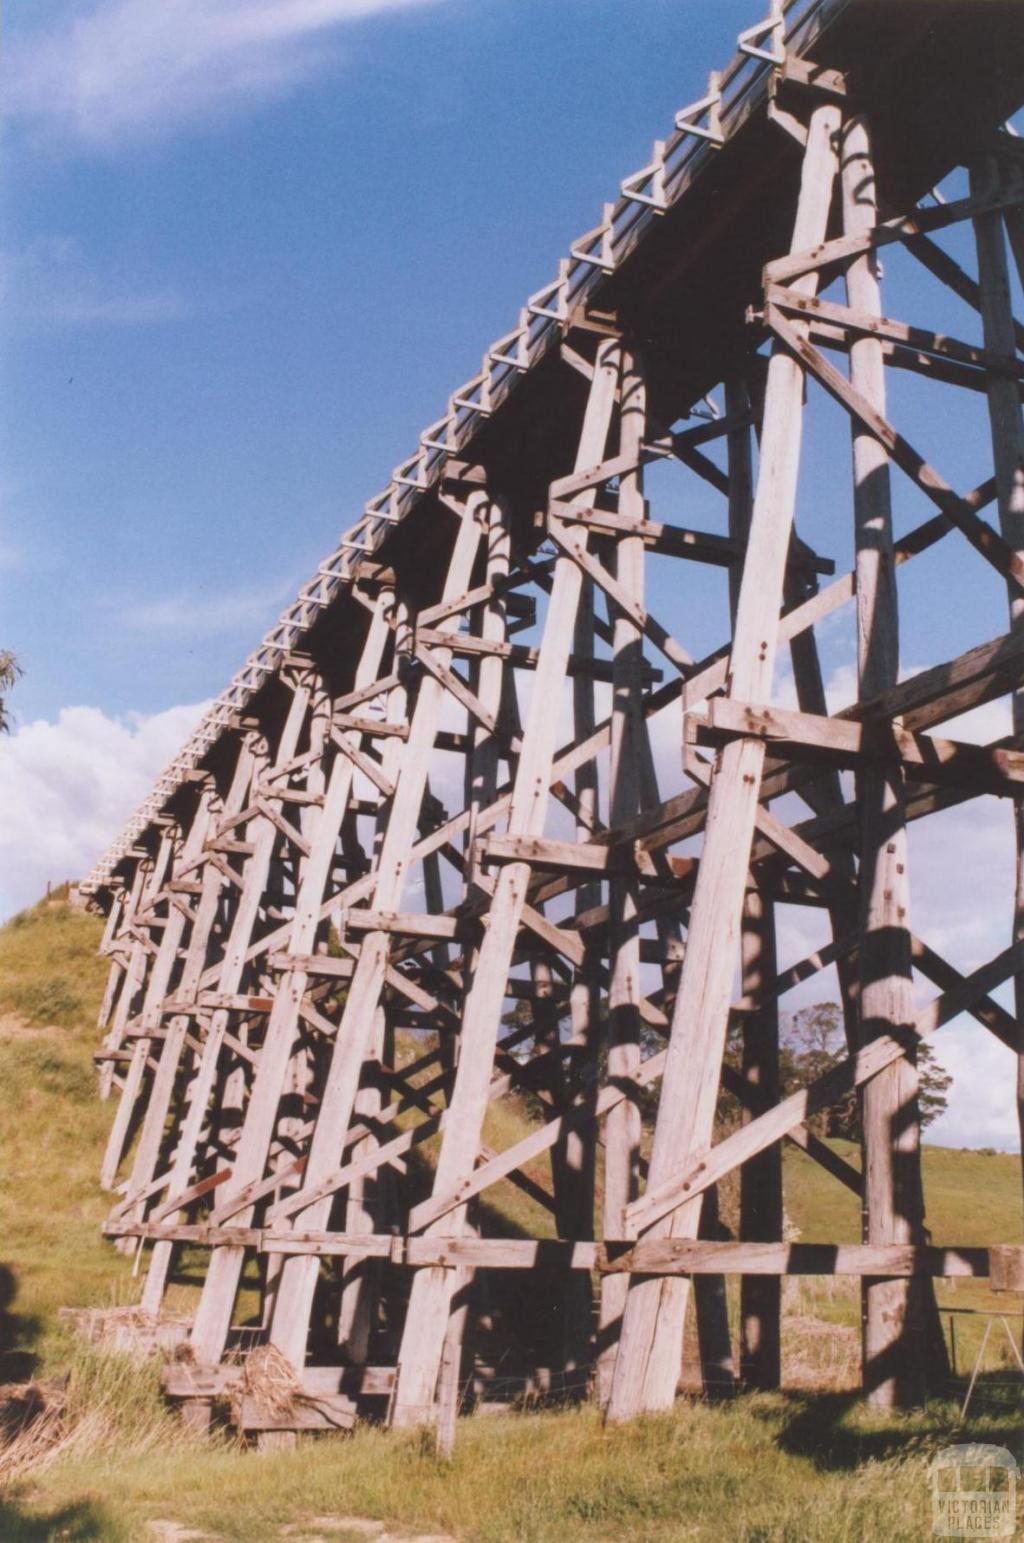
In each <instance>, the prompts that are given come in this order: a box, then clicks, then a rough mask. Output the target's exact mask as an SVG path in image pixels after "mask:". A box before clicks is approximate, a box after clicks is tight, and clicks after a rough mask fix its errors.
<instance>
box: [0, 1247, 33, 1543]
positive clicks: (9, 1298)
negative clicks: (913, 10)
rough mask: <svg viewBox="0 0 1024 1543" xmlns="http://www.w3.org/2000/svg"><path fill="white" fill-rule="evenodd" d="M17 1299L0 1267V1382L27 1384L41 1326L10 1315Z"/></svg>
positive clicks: (10, 1276) (8, 1272) (13, 1280)
mask: <svg viewBox="0 0 1024 1543" xmlns="http://www.w3.org/2000/svg"><path fill="white" fill-rule="evenodd" d="M17 1295H18V1278H17V1276H16V1275H15V1273H14V1271H13V1270H12V1269H11V1268H10V1266H9V1265H6V1264H0V1382H27V1381H28V1379H29V1378H30V1377H31V1376H32V1374H33V1372H34V1371H35V1369H36V1367H37V1366H38V1364H39V1357H38V1356H37V1355H36V1353H35V1350H34V1349H33V1348H32V1347H33V1346H34V1345H35V1343H36V1341H37V1340H38V1338H39V1335H40V1333H41V1331H42V1323H41V1322H40V1320H39V1319H38V1318H36V1317H34V1316H33V1315H32V1314H31V1313H15V1312H12V1311H11V1309H12V1307H13V1305H14V1301H15V1298H16V1297H17ZM3 1536H5V1534H2V1533H0V1537H3Z"/></svg>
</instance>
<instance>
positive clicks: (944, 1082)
mask: <svg viewBox="0 0 1024 1543" xmlns="http://www.w3.org/2000/svg"><path fill="white" fill-rule="evenodd" d="M782 1040H783V1052H782V1064H781V1074H782V1084H783V1092H784V1093H792V1092H794V1091H795V1090H796V1089H797V1088H800V1087H805V1086H806V1085H807V1083H809V1082H813V1081H814V1079H815V1078H816V1077H820V1076H821V1075H822V1074H823V1073H824V1072H827V1071H830V1070H831V1069H832V1067H833V1066H835V1065H836V1064H837V1063H838V1062H839V1061H840V1060H842V1058H843V1056H844V1055H845V1053H846V1035H845V1032H844V1029H843V1010H842V1008H841V1007H840V1005H839V1003H838V1002H815V1003H814V1004H813V1005H812V1006H810V1007H802V1008H801V1009H800V1011H799V1012H797V1013H794V1014H793V1015H792V1017H791V1018H790V1019H789V1021H788V1022H787V1024H786V1025H785V1028H784V1030H783V1036H782ZM917 1079H918V1096H917V1103H918V1110H919V1113H920V1118H921V1129H922V1130H924V1129H925V1127H926V1126H928V1125H930V1124H931V1123H932V1121H933V1120H936V1119H938V1117H939V1115H940V1114H942V1113H943V1111H944V1110H945V1108H946V1106H947V1104H948V1102H949V1100H948V1098H947V1094H948V1092H949V1089H950V1087H951V1086H952V1083H953V1079H952V1077H951V1076H950V1075H949V1073H948V1072H947V1071H946V1070H945V1068H944V1067H943V1066H941V1065H940V1063H939V1062H938V1061H937V1060H936V1059H935V1056H934V1053H933V1052H932V1049H931V1046H930V1045H928V1044H926V1043H921V1044H919V1045H918V1047H917ZM810 1124H811V1126H812V1128H813V1129H814V1131H815V1133H816V1134H817V1135H819V1136H838V1137H841V1138H843V1139H844V1140H846V1141H859V1140H860V1100H859V1098H858V1097H857V1093H856V1091H855V1090H854V1091H851V1092H849V1093H847V1094H845V1095H844V1097H843V1098H842V1099H840V1101H839V1102H838V1103H836V1104H834V1105H833V1106H832V1107H831V1108H830V1109H827V1110H825V1111H824V1112H823V1113H822V1114H820V1115H815V1116H813V1117H812V1119H811V1121H810Z"/></svg>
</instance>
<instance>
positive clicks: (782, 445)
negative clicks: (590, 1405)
mask: <svg viewBox="0 0 1024 1543" xmlns="http://www.w3.org/2000/svg"><path fill="white" fill-rule="evenodd" d="M839 123H840V116H839V111H838V109H837V108H835V107H833V106H831V105H829V106H822V107H817V108H815V110H814V112H813V113H812V115H811V120H810V126H809V131H808V136H807V148H806V151H805V153H804V160H803V171H802V176H801V185H800V195H799V202H798V206H797V214H796V221H795V226H794V232H793V242H792V246H793V250H794V251H797V252H801V251H805V250H806V249H808V248H810V247H814V246H817V245H818V244H819V243H820V242H821V241H822V240H823V239H824V238H825V235H826V232H827V229H828V218H829V212H830V209H831V204H832V194H833V189H834V185H835V175H836V144H835V141H836V137H837V135H838V131H839ZM797 284H798V285H799V286H800V287H801V288H802V290H803V292H804V293H808V294H813V293H814V292H815V291H816V289H817V274H816V273H810V274H806V275H804V276H803V277H802V278H801V279H799V280H797ZM803 388H804V370H803V368H802V366H801V365H800V363H799V362H798V361H797V360H796V359H794V358H793V357H791V356H790V355H789V354H788V353H786V352H784V351H783V350H782V349H780V348H776V349H775V351H774V352H773V354H772V357H771V361H770V363H769V366H768V386H767V393H766V397H765V417H764V431H763V435H762V444H761V461H760V468H759V475H758V483H757V494H756V497H755V500H754V510H753V515H752V518H751V524H750V539H749V542H748V545H747V553H746V560H745V563H744V571H743V582H742V587H741V590H740V597H739V605H738V607H737V615H736V630H735V636H734V640H733V647H732V656H731V661H730V674H729V687H730V693H731V694H732V695H733V696H735V697H736V698H737V699H738V700H740V701H748V702H763V701H764V700H765V699H766V698H767V696H768V694H769V693H770V690H771V684H772V674H773V671H774V666H775V653H776V645H777V640H778V618H779V608H780V605H781V601H782V591H783V581H784V576H785V568H786V555H787V550H788V545H789V535H790V530H791V526H792V520H793V507H794V503H795V499H796V483H797V472H798V467H799V461H800V437H801V419H802V411H803ZM764 758H765V747H764V743H763V741H758V740H754V739H737V740H734V741H732V742H731V743H730V744H728V745H726V746H725V747H724V749H722V750H721V751H720V752H719V754H718V757H717V760H716V764H715V771H714V774H713V779H712V783H711V791H710V794H709V798H708V813H707V824H706V828H705V834H704V848H703V852H702V855H701V865H700V869H699V872H698V876H697V883H696V887H695V891H694V899H693V905H692V908H691V911H690V929H689V933H688V936H687V946H686V954H685V957H684V960H683V970H682V976H681V979H680V985H679V991H678V993H677V996H676V1001H675V1007H674V1010H673V1014H672V1032H671V1038H670V1041H669V1047H668V1053H667V1057H666V1064H665V1072H664V1076H663V1079H662V1090H661V1100H660V1105H659V1110H658V1120H657V1125H656V1128H655V1133H654V1145H653V1148H652V1151H651V1161H650V1168H649V1177H648V1184H649V1186H651V1187H653V1186H656V1185H658V1184H661V1183H663V1182H665V1180H666V1179H668V1178H669V1177H671V1175H672V1174H673V1173H674V1172H675V1171H677V1169H678V1168H679V1167H680V1166H681V1165H684V1164H685V1163H686V1162H687V1161H688V1160H691V1159H692V1158H693V1157H694V1156H695V1155H696V1153H698V1152H700V1151H702V1150H703V1149H704V1148H705V1147H706V1146H707V1145H708V1144H709V1143H710V1139H711V1134H712V1128H713V1125H714V1117H715V1105H716V1102H717V1095H718V1084H719V1076H720V1072H721V1065H722V1055H723V1051H724V1048H725V1037H726V1030H727V1027H728V1019H729V1003H730V996H731V992H732V982H733V974H734V971H735V968H736V963H737V957H738V951H739V938H740V926H741V917H742V911H743V896H744V894H745V892H746V887H747V868H748V863H749V859H750V849H751V843H752V839H753V830H754V815H755V812H756V810H757V804H758V797H759V791H760V784H761V773H762V769H763V766H764ZM700 1212H701V1200H700V1197H698V1198H697V1200H695V1201H693V1200H691V1201H688V1202H686V1203H684V1204H683V1205H682V1206H680V1207H679V1208H678V1209H677V1210H676V1211H675V1213H674V1214H672V1215H670V1216H669V1217H666V1218H664V1220H663V1221H662V1222H660V1223H658V1224H656V1226H655V1227H654V1228H652V1229H651V1231H650V1234H649V1235H651V1236H671V1237H688V1238H694V1237H696V1236H697V1232H698V1228H699V1225H700ZM687 1297H688V1282H687V1281H686V1280H685V1279H679V1280H660V1279H658V1278H656V1277H647V1278H643V1279H640V1280H633V1281H631V1282H630V1287H629V1295H628V1297H627V1300H626V1308H625V1312H624V1315H623V1325H622V1338H621V1341H620V1344H619V1354H618V1357H617V1360H616V1363H615V1374H614V1378H613V1382H612V1396H611V1400H610V1403H609V1407H608V1414H609V1418H611V1419H613V1420H622V1419H627V1418H630V1417H631V1416H633V1415H634V1414H638V1413H640V1412H641V1411H643V1410H657V1409H666V1408H669V1407H670V1406H671V1404H672V1402H673V1400H674V1397H675V1391H676V1383H677V1380H678V1368H679V1364H680V1355H681V1346H682V1336H683V1318H684V1314H685V1310H686V1303H687Z"/></svg>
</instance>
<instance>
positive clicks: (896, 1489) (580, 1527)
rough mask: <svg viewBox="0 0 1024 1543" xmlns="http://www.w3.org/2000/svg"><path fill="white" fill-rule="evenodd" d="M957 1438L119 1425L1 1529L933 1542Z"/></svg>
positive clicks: (936, 1421) (759, 1424) (556, 1424)
mask: <svg viewBox="0 0 1024 1543" xmlns="http://www.w3.org/2000/svg"><path fill="white" fill-rule="evenodd" d="M1019 1429H1020V1427H1019V1423H1018V1422H1017V1421H1015V1420H1014V1421H1011V1420H1009V1419H1005V1418H1004V1419H1003V1420H992V1419H989V1420H986V1421H983V1422H979V1423H977V1424H976V1425H974V1426H973V1427H972V1429H971V1432H970V1435H971V1437H972V1439H981V1440H991V1441H996V1442H998V1443H999V1444H1002V1445H1005V1444H1007V1443H1008V1444H1009V1445H1010V1446H1011V1447H1012V1448H1013V1449H1014V1450H1017V1449H1018V1446H1019ZM963 1438H964V1433H963V1432H962V1431H959V1430H957V1429H956V1427H955V1425H954V1424H953V1422H952V1419H951V1414H950V1411H949V1410H948V1409H933V1410H932V1411H931V1412H930V1413H929V1414H928V1415H915V1416H905V1417H893V1416H889V1417H886V1418H885V1419H881V1418H879V1417H877V1416H871V1415H869V1414H867V1413H865V1412H864V1411H863V1410H853V1409H851V1408H849V1407H848V1405H847V1401H845V1400H843V1399H840V1398H837V1397H833V1398H820V1397H819V1398H816V1399H807V1398H797V1397H789V1398H786V1397H783V1396H773V1397H762V1398H749V1399H746V1400H744V1401H742V1402H741V1403H740V1404H737V1405H734V1406H732V1407H729V1408H721V1407H719V1408H712V1407H707V1406H702V1405H699V1404H680V1405H679V1406H678V1407H677V1408H676V1410H675V1411H674V1412H673V1413H672V1414H671V1415H667V1416H663V1417H659V1418H651V1419H646V1420H642V1421H638V1422H635V1423H634V1424H632V1425H630V1426H628V1427H619V1428H612V1427H605V1426H603V1425H602V1424H601V1422H600V1420H599V1419H598V1418H597V1416H596V1415H595V1414H594V1413H593V1412H592V1411H590V1410H577V1411H572V1412H567V1413H566V1412H563V1413H558V1414H552V1413H533V1414H531V1413H519V1414H513V1415H507V1416H500V1417H487V1418H478V1419H475V1420H466V1421H464V1422H463V1424H462V1427H461V1428H460V1431H459V1436H458V1440H457V1443H456V1451H455V1457H454V1459H453V1460H452V1461H451V1462H450V1463H444V1462H440V1461H438V1460H437V1459H436V1458H435V1457H434V1456H433V1455H432V1454H431V1452H430V1451H429V1450H428V1448H427V1447H426V1445H425V1444H424V1442H423V1441H422V1440H421V1439H420V1438H418V1437H416V1436H409V1435H398V1434H385V1433H383V1432H381V1431H379V1430H374V1429H363V1430H361V1431H359V1432H357V1433H356V1434H355V1435H354V1436H353V1437H350V1438H347V1439H338V1438H326V1439H324V1440H310V1441H307V1442H306V1443H304V1444H303V1445H302V1446H300V1447H299V1449H298V1450H297V1451H295V1452H290V1453H280V1454H274V1455H266V1456H260V1455H257V1454H255V1453H251V1452H247V1453H243V1452H239V1451H237V1450H234V1449H232V1448H231V1447H229V1446H227V1445H219V1446H217V1445H214V1446H207V1447H202V1448H201V1447H197V1446H195V1445H192V1446H189V1445H183V1444H181V1443H180V1442H171V1441H168V1442H166V1443H165V1444H164V1445H162V1446H160V1447H157V1448H155V1449H154V1447H153V1445H152V1443H151V1440H150V1434H149V1433H148V1432H147V1440H146V1444H145V1446H144V1447H143V1448H142V1449H141V1450H139V1449H138V1444H137V1443H133V1441H132V1437H131V1433H130V1431H129V1430H127V1429H125V1428H124V1427H122V1428H120V1429H118V1430H115V1429H111V1431H110V1434H109V1437H108V1439H107V1440H106V1441H105V1442H104V1443H102V1444H101V1445H100V1446H99V1447H97V1448H94V1449H93V1450H92V1451H91V1452H90V1453H89V1454H88V1455H83V1456H80V1457H77V1458H71V1459H68V1460H66V1461H63V1462H62V1463H59V1464H57V1465H55V1466H54V1467H52V1468H50V1469H49V1470H47V1472H46V1473H45V1474H44V1475H43V1478H42V1481H41V1482H37V1484H36V1485H35V1487H34V1489H35V1492H34V1494H33V1495H32V1497H31V1498H25V1497H21V1498H16V1499H15V1500H14V1501H12V1502H11V1504H10V1507H9V1513H8V1516H7V1517H6V1518H5V1517H4V1513H3V1511H0V1535H2V1536H3V1537H4V1538H5V1540H10V1543H21V1540H28V1539H32V1540H37V1539H38V1540H41V1539H43V1538H49V1537H57V1536H59V1532H58V1531H55V1530H51V1531H46V1530H41V1527H42V1526H43V1525H44V1523H45V1519H46V1518H52V1517H54V1516H57V1517H60V1518H63V1519H66V1518H67V1517H68V1516H75V1513H76V1510H77V1513H78V1520H79V1523H80V1530H79V1531H77V1532H75V1531H72V1532H70V1533H69V1534H67V1535H68V1536H70V1537H72V1538H75V1537H81V1538H90V1537H93V1538H103V1539H105V1540H107V1539H109V1540H110V1543H132V1540H134V1539H137V1538H143V1537H145V1536H146V1530H145V1524H146V1522H147V1521H149V1520H152V1519H156V1518H168V1517H172V1518H174V1519H175V1520H177V1521H178V1522H180V1523H182V1524H184V1525H185V1526H188V1527H192V1528H195V1529H197V1530H199V1531H203V1532H208V1533H212V1534H214V1535H215V1536H216V1537H218V1538H221V1539H224V1540H231V1543H263V1540H271V1539H275V1540H276V1539H279V1538H281V1537H282V1536H283V1534H282V1528H283V1527H284V1526H286V1525H288V1526H291V1527H294V1526H295V1524H296V1523H297V1522H301V1521H302V1520H303V1519H304V1518H305V1519H309V1518H312V1517H314V1516H323V1515H325V1514H326V1515H334V1516H346V1515H347V1516H352V1515H355V1516H362V1517H373V1518H380V1519H381V1520H384V1521H386V1522H388V1523H389V1524H390V1525H391V1526H396V1525H402V1526H404V1527H405V1528H408V1529H410V1530H412V1529H418V1530H420V1531H422V1532H434V1533H436V1532H439V1531H442V1532H448V1533H451V1534H454V1535H455V1536H456V1537H459V1538H463V1539H467V1540H469V1539H472V1540H478V1543H560V1540H569V1543H584V1540H586V1543H612V1540H614V1543H619V1540H622V1539H629V1540H635V1543H643V1540H650V1543H663V1540H664V1543H667V1540H672V1539H682V1538H694V1539H698V1540H702V1539H706V1540H709V1543H710V1540H712V1539H714V1540H718V1539H721V1538H723V1537H726V1538H729V1539H735V1540H736V1543H743V1540H748V1543H755V1540H769V1539H778V1540H794V1543H795V1540H811V1539H813V1540H815V1543H854V1540H862V1539H865V1540H866V1539H875V1538H879V1537H883V1538H893V1539H898V1538H915V1537H923V1536H927V1535H928V1532H929V1530H930V1529H929V1526H928V1510H927V1508H928V1493H929V1492H928V1483H927V1464H928V1461H929V1458H930V1456H931V1455H932V1454H933V1453H934V1452H935V1451H936V1450H937V1449H938V1448H940V1447H941V1446H943V1445H946V1444H947V1443H948V1442H950V1441H953V1440H958V1439H963ZM4 1523H5V1524H6V1525H5V1528H4V1527H3V1525H2V1524H4ZM63 1524H64V1525H67V1521H66V1520H64V1522H63ZM89 1527H92V1529H93V1530H92V1531H89V1530H87V1529H88V1528H89ZM320 1530H321V1529H314V1528H311V1529H310V1531H311V1532H316V1531H320ZM342 1536H344V1534H342Z"/></svg>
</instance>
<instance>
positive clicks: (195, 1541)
mask: <svg viewBox="0 0 1024 1543" xmlns="http://www.w3.org/2000/svg"><path fill="white" fill-rule="evenodd" d="M149 1530H150V1533H151V1535H152V1540H153V1543H219V1539H218V1536H217V1534H216V1533H214V1532H200V1531H197V1530H196V1528H194V1527H186V1526H185V1525H184V1524H183V1523H182V1522H175V1521H166V1520H161V1521H154V1522H150V1523H149ZM278 1536H279V1538H280V1539H281V1540H282V1543H285V1540H287V1543H456V1539H455V1538H453V1537H452V1536H451V1534H450V1533H447V1532H408V1531H406V1530H405V1529H404V1528H399V1529H398V1530H397V1531H394V1530H392V1529H390V1528H388V1527H386V1526H385V1524H384V1523H383V1522H377V1521H374V1520H373V1519H372V1518H371V1517H368V1516H309V1517H305V1518H304V1519H303V1520H302V1521H299V1522H289V1523H288V1525H287V1526H286V1527H282V1528H281V1531H280V1533H279V1534H278Z"/></svg>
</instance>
